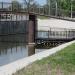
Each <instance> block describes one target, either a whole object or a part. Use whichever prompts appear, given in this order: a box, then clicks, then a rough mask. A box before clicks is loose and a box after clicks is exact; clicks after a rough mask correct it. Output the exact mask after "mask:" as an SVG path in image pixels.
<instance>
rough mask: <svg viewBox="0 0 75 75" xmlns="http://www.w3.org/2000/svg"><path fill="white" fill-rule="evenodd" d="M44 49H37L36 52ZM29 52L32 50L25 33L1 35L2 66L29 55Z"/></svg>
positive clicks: (0, 58) (0, 62) (0, 56)
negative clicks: (29, 47)
mask: <svg viewBox="0 0 75 75" xmlns="http://www.w3.org/2000/svg"><path fill="white" fill-rule="evenodd" d="M44 50H46V49H35V53H38V52H41V51H44ZM28 53H30V52H29V50H28V45H27V42H26V36H25V35H24V34H23V35H9V36H0V66H3V65H6V64H9V63H11V62H14V61H17V60H19V59H22V58H25V57H28Z"/></svg>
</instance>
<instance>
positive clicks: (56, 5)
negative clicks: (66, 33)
mask: <svg viewBox="0 0 75 75" xmlns="http://www.w3.org/2000/svg"><path fill="white" fill-rule="evenodd" d="M57 9H58V6H57V1H56V12H55V16H57Z"/></svg>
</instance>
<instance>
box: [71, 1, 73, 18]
mask: <svg viewBox="0 0 75 75" xmlns="http://www.w3.org/2000/svg"><path fill="white" fill-rule="evenodd" d="M72 1H73V0H71V18H72V17H73V16H72V11H73V9H72V7H73V6H72Z"/></svg>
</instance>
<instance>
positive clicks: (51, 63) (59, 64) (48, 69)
mask: <svg viewBox="0 0 75 75" xmlns="http://www.w3.org/2000/svg"><path fill="white" fill-rule="evenodd" d="M14 75H75V43H74V44H72V45H70V46H68V47H66V48H65V49H63V50H62V51H60V52H57V53H56V54H54V55H52V56H49V57H47V58H44V59H42V60H39V61H36V62H35V63H33V64H31V65H29V66H28V67H27V68H24V69H22V70H21V71H18V72H17V73H15V74H14Z"/></svg>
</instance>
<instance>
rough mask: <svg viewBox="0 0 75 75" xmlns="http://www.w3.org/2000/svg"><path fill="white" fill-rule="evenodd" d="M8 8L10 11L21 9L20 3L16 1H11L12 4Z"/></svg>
mask: <svg viewBox="0 0 75 75" xmlns="http://www.w3.org/2000/svg"><path fill="white" fill-rule="evenodd" d="M9 9H12V11H21V4H20V3H19V2H18V1H12V5H11V6H10V7H9Z"/></svg>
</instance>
